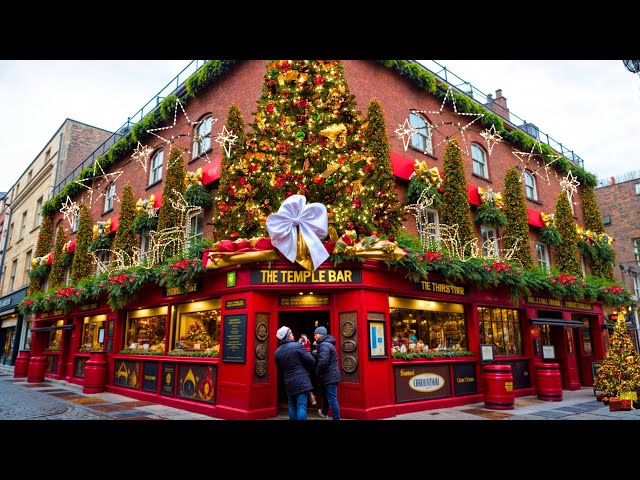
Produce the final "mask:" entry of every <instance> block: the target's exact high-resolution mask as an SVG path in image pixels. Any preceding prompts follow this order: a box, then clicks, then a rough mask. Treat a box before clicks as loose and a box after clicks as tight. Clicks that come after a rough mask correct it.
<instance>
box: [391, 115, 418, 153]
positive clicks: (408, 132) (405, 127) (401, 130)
mask: <svg viewBox="0 0 640 480" xmlns="http://www.w3.org/2000/svg"><path fill="white" fill-rule="evenodd" d="M394 133H395V134H396V135H397V136H398V137H397V138H402V143H403V144H404V151H405V152H406V151H407V148H409V142H410V141H411V136H412V135H413V134H414V133H417V131H416V129H415V128H414V127H413V125H411V123H409V119H408V118H405V119H404V123H401V124H399V125H398V128H396V129H395V130H394Z"/></svg>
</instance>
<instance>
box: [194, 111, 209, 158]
mask: <svg viewBox="0 0 640 480" xmlns="http://www.w3.org/2000/svg"><path fill="white" fill-rule="evenodd" d="M207 121H209V128H208V131H206V130H205V131H204V133H201V132H200V129H201V128H203V126H205V128H206V122H207ZM212 131H213V115H211V114H206V115H205V116H204V117H202V118H201V119H200V121H199V122H198V123H197V124H196V126H195V127H194V129H193V144H192V154H191V158H192V159H196V158H198V157H199V156H200V155H204V154H205V153H206V152H208V151H210V150H211V132H212ZM203 135H204V137H203V139H202V141H198V140H197V137H199V136H203ZM205 141H206V142H205ZM205 143H206V144H207V145H206V146H205V145H204V144H205Z"/></svg>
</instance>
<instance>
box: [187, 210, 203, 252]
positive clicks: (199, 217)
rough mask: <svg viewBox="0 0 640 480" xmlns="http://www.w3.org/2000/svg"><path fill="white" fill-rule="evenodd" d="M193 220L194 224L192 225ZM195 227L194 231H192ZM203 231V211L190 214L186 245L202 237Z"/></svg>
mask: <svg viewBox="0 0 640 480" xmlns="http://www.w3.org/2000/svg"><path fill="white" fill-rule="evenodd" d="M194 222H195V225H194ZM194 227H195V231H196V233H193V231H194ZM203 231H204V212H203V211H202V210H200V212H198V213H196V214H195V215H191V218H190V219H189V235H188V236H187V247H189V246H190V245H191V242H192V241H193V240H195V239H196V238H202V235H203Z"/></svg>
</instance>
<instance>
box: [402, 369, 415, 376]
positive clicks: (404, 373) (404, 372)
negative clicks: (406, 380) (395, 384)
mask: <svg viewBox="0 0 640 480" xmlns="http://www.w3.org/2000/svg"><path fill="white" fill-rule="evenodd" d="M414 372H415V370H405V369H404V368H402V369H400V376H401V377H413V376H414V375H415V373H414Z"/></svg>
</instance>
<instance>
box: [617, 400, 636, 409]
mask: <svg viewBox="0 0 640 480" xmlns="http://www.w3.org/2000/svg"><path fill="white" fill-rule="evenodd" d="M632 402H633V400H629V399H621V400H620V402H619V403H620V410H621V411H623V412H628V411H629V410H632V409H633V405H632Z"/></svg>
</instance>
